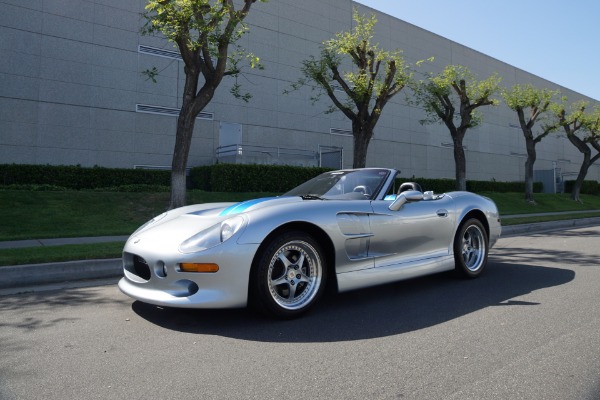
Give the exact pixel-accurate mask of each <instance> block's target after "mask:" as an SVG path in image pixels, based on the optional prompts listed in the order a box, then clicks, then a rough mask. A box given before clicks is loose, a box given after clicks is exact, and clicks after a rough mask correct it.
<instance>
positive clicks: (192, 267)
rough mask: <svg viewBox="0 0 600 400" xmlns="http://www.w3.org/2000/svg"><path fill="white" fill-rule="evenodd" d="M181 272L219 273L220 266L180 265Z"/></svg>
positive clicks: (209, 264)
mask: <svg viewBox="0 0 600 400" xmlns="http://www.w3.org/2000/svg"><path fill="white" fill-rule="evenodd" d="M179 269H180V270H181V272H217V271H218V270H219V266H218V265H217V264H212V263H208V264H198V263H181V264H179Z"/></svg>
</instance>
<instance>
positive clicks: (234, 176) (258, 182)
mask: <svg viewBox="0 0 600 400" xmlns="http://www.w3.org/2000/svg"><path fill="white" fill-rule="evenodd" d="M330 170H331V168H320V167H294V166H287V165H249V164H216V165H211V166H204V167H196V168H192V169H191V171H190V180H191V186H192V188H194V189H201V190H207V191H212V192H276V193H282V192H287V191H288V190H290V189H292V188H294V187H296V186H298V185H300V184H301V183H303V182H305V181H307V180H309V179H311V178H313V177H315V176H317V175H319V174H321V173H323V172H325V171H330Z"/></svg>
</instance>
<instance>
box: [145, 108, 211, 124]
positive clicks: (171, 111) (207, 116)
mask: <svg viewBox="0 0 600 400" xmlns="http://www.w3.org/2000/svg"><path fill="white" fill-rule="evenodd" d="M135 112H139V113H146V114H158V115H170V116H172V117H177V116H179V108H171V107H162V106H151V105H148V104H136V105H135ZM214 117H215V114H214V113H209V112H201V113H200V114H198V116H197V117H196V118H197V119H204V120H208V121H212V120H213V119H214Z"/></svg>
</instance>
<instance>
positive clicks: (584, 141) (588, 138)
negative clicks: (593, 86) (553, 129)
mask: <svg viewBox="0 0 600 400" xmlns="http://www.w3.org/2000/svg"><path fill="white" fill-rule="evenodd" d="M565 103H566V99H565V98H563V101H562V102H561V103H559V104H556V105H555V106H554V107H553V112H554V113H555V115H556V117H557V118H558V120H559V123H560V126H562V127H563V128H564V130H565V133H566V134H567V139H569V141H570V142H571V143H572V144H573V145H574V146H575V147H576V148H577V150H579V151H580V152H581V153H582V154H583V161H582V163H581V167H580V168H579V173H578V174H577V179H576V180H575V184H574V185H573V190H572V192H571V199H573V200H575V201H579V202H581V199H580V198H579V195H580V193H581V186H582V185H583V181H584V180H585V177H586V175H587V173H588V170H589V168H590V166H591V165H592V164H593V163H595V162H596V161H597V160H598V159H600V108H599V107H595V108H594V110H593V112H591V113H586V108H587V106H588V102H586V101H578V102H575V103H573V104H572V105H571V106H570V107H569V109H567V106H566V104H565ZM580 136H581V137H580ZM592 150H596V151H597V154H596V155H595V156H593V157H592Z"/></svg>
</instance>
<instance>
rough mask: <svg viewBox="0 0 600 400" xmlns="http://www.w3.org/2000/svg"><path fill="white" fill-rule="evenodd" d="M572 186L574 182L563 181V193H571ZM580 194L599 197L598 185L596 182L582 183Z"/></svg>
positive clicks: (599, 185)
mask: <svg viewBox="0 0 600 400" xmlns="http://www.w3.org/2000/svg"><path fill="white" fill-rule="evenodd" d="M574 185H575V181H565V193H571V192H572V191H573V186H574ZM580 193H581V194H596V195H600V183H598V182H596V181H583V184H582V185H581V191H580Z"/></svg>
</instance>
